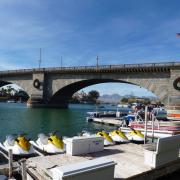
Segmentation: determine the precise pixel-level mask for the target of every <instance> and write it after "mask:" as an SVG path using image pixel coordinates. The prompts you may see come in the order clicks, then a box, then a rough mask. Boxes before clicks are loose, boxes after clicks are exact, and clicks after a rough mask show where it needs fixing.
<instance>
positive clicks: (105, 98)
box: [98, 94, 123, 103]
mask: <svg viewBox="0 0 180 180" xmlns="http://www.w3.org/2000/svg"><path fill="white" fill-rule="evenodd" d="M122 98H123V96H120V95H119V94H112V95H109V94H104V95H102V96H100V97H99V98H98V100H100V101H101V102H105V103H119V102H120V100H121V99H122Z"/></svg>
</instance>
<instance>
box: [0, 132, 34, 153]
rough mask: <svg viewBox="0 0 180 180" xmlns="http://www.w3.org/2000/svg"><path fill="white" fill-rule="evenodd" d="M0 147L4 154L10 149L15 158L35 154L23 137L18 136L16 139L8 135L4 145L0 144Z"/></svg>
mask: <svg viewBox="0 0 180 180" xmlns="http://www.w3.org/2000/svg"><path fill="white" fill-rule="evenodd" d="M0 147H1V148H2V149H3V150H4V151H6V152H8V151H9V150H10V149H11V150H12V154H13V155H15V156H31V155H32V154H35V152H34V149H33V147H32V145H31V144H30V142H29V141H28V140H27V139H26V138H25V136H24V135H19V136H17V137H16V136H13V135H8V136H7V137H6V140H5V141H4V143H0Z"/></svg>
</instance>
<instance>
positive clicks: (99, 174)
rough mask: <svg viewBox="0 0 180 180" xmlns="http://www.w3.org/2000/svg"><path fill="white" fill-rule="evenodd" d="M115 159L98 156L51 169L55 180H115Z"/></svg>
mask: <svg viewBox="0 0 180 180" xmlns="http://www.w3.org/2000/svg"><path fill="white" fill-rule="evenodd" d="M115 164H116V163H114V161H111V160H108V159H106V158H97V159H94V160H88V161H84V162H80V163H75V164H71V165H64V166H61V167H56V168H53V169H51V172H52V178H53V180H113V179H114V167H115Z"/></svg>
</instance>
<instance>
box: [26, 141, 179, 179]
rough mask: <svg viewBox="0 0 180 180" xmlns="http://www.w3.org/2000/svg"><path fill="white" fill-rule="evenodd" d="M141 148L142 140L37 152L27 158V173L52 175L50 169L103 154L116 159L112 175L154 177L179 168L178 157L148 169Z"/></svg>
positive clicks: (117, 177)
mask: <svg viewBox="0 0 180 180" xmlns="http://www.w3.org/2000/svg"><path fill="white" fill-rule="evenodd" d="M143 151H144V148H143V145H142V144H133V143H128V144H119V145H115V146H109V147H105V148H104V150H103V151H101V152H95V153H90V154H84V155H79V156H71V155H68V154H59V155H52V156H43V157H42V156H39V157H33V158H29V159H28V160H27V169H28V173H29V174H31V176H33V177H34V178H35V177H36V178H37V179H44V180H49V179H52V171H51V169H52V168H54V167H57V166H59V167H61V166H64V165H68V164H74V163H78V162H84V161H90V160H93V159H95V158H99V157H105V158H107V159H109V160H112V161H114V162H115V163H116V166H115V172H114V179H115V180H120V179H131V180H136V179H138V180H139V179H140V180H145V179H147V177H148V179H150V180H151V179H156V178H158V177H162V176H165V175H167V174H170V173H173V172H175V171H177V170H179V169H180V160H177V161H174V162H171V163H168V164H166V165H164V166H162V167H159V168H155V169H151V168H150V167H149V166H147V165H145V164H144V153H143Z"/></svg>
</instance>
